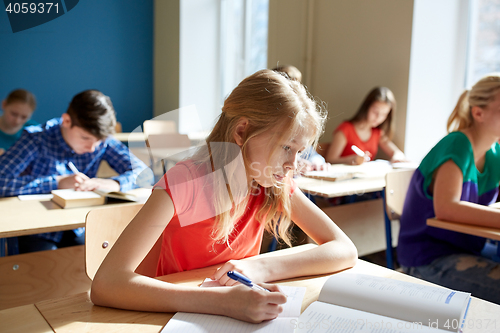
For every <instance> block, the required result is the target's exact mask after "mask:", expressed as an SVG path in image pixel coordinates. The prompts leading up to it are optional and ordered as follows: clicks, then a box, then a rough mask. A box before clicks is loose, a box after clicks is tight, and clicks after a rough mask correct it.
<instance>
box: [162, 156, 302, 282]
mask: <svg viewBox="0 0 500 333" xmlns="http://www.w3.org/2000/svg"><path fill="white" fill-rule="evenodd" d="M218 176H220V177H222V174H218V172H215V173H214V172H212V170H211V168H210V169H208V168H203V167H202V168H200V167H199V165H198V166H197V165H195V164H194V163H193V162H192V161H190V160H188V161H183V162H179V163H177V164H176V165H175V166H174V167H173V168H171V169H170V170H168V171H167V173H166V175H165V176H164V177H163V178H162V180H160V181H159V182H158V184H156V186H155V187H161V188H163V189H165V190H166V191H167V193H168V194H169V196H170V198H172V201H173V203H174V208H175V213H174V216H173V217H172V219H171V220H170V222H169V223H168V225H167V227H166V228H165V230H164V231H163V240H162V246H161V253H160V257H159V261H158V266H157V270H156V275H157V276H161V275H167V274H172V273H177V272H182V271H186V270H191V269H196V268H201V267H207V266H212V265H216V264H221V263H225V262H227V261H229V260H231V259H243V258H246V257H251V256H255V255H258V254H259V252H260V246H261V243H262V236H263V233H264V227H265V223H263V222H262V223H261V222H259V221H258V220H257V219H256V214H257V212H258V211H259V209H260V208H261V207H262V205H263V203H264V199H265V192H264V191H260V192H259V193H258V194H255V195H253V194H251V195H250V200H249V202H248V205H247V211H246V213H245V214H244V215H243V216H242V217H241V219H240V220H239V221H238V222H236V224H235V227H234V229H233V231H232V233H231V234H230V235H229V240H228V244H226V243H222V244H221V243H220V242H216V241H214V239H213V235H212V231H213V227H214V223H215V208H214V204H213V202H214V201H213V195H214V193H213V192H214V191H213V188H211V186H210V185H209V184H211V182H212V181H213V180H209V181H207V177H218ZM220 181H222V182H224V178H221V179H220ZM295 187H296V183H295V182H293V181H292V186H291V192H292V193H293V190H294V189H295ZM264 218H265V217H264Z"/></svg>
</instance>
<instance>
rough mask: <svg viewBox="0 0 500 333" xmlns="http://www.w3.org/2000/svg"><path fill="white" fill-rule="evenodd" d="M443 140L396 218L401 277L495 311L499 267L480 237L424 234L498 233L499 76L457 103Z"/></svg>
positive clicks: (481, 83)
mask: <svg viewBox="0 0 500 333" xmlns="http://www.w3.org/2000/svg"><path fill="white" fill-rule="evenodd" d="M448 131H449V134H448V135H447V136H445V137H444V138H443V139H442V140H441V141H439V142H438V143H437V144H436V146H434V148H432V150H431V151H430V152H429V153H428V154H427V156H426V157H425V158H424V159H423V160H422V163H421V164H420V166H419V167H418V169H417V170H416V171H415V173H414V175H413V177H412V179H411V182H410V186H409V189H408V193H407V195H406V201H405V205H404V209H403V214H402V216H401V230H400V233H399V241H398V260H399V262H400V264H401V265H402V266H403V270H404V271H405V272H406V273H409V274H411V275H414V276H416V277H419V278H423V279H425V280H428V281H431V282H434V283H437V284H440V285H443V286H445V287H448V288H452V289H458V290H463V291H468V292H471V293H472V295H474V296H476V297H480V298H483V299H485V300H488V301H491V302H495V303H498V304H500V284H499V283H498V282H499V278H500V276H498V274H497V273H495V272H499V271H500V264H499V263H497V262H494V261H492V260H489V259H487V258H485V257H484V256H481V255H486V252H487V251H485V250H488V246H485V244H487V243H486V241H485V239H484V238H481V237H476V236H471V235H467V234H463V233H458V232H454V231H448V230H444V229H440V228H434V227H429V226H427V224H426V220H427V219H428V218H432V217H436V218H438V219H440V220H446V221H454V222H458V223H465V224H472V225H477V226H485V227H493V228H498V227H499V226H500V210H498V209H493V208H490V207H488V205H490V204H491V203H493V202H495V201H496V198H497V195H498V185H499V181H500V167H499V166H500V145H499V144H498V140H499V139H500V74H499V73H493V74H490V75H487V76H485V77H483V78H482V79H481V80H479V81H478V82H477V83H476V84H475V85H474V86H473V87H472V88H471V90H470V91H468V90H466V91H465V92H464V93H462V95H461V96H460V98H459V100H458V102H457V105H456V107H455V109H454V110H453V112H452V114H451V116H450V118H449V120H448Z"/></svg>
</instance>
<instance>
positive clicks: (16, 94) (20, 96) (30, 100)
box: [5, 89, 36, 111]
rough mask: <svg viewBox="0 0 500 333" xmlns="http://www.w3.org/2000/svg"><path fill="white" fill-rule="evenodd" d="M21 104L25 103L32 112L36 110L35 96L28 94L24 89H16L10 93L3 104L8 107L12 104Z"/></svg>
mask: <svg viewBox="0 0 500 333" xmlns="http://www.w3.org/2000/svg"><path fill="white" fill-rule="evenodd" d="M16 102H21V103H26V104H28V105H29V106H30V107H31V110H32V111H34V110H35V109H36V98H35V95H33V94H32V93H30V92H29V91H28V90H25V89H16V90H13V91H11V92H10V94H9V95H7V98H6V99H5V104H6V105H9V104H12V103H16Z"/></svg>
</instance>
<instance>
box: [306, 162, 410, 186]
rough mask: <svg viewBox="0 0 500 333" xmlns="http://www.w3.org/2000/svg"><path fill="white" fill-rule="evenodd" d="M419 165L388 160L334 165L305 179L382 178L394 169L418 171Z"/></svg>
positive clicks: (307, 175)
mask: <svg viewBox="0 0 500 333" xmlns="http://www.w3.org/2000/svg"><path fill="white" fill-rule="evenodd" d="M417 167H418V164H416V163H410V162H398V163H390V162H389V161H386V160H375V161H371V162H365V163H363V164H360V165H346V164H332V165H331V166H330V167H329V168H328V170H319V171H308V172H306V173H305V174H304V176H305V177H308V178H314V179H320V180H328V181H339V180H345V179H353V178H381V177H385V175H386V174H387V173H389V172H391V171H392V170H393V169H416V168H417Z"/></svg>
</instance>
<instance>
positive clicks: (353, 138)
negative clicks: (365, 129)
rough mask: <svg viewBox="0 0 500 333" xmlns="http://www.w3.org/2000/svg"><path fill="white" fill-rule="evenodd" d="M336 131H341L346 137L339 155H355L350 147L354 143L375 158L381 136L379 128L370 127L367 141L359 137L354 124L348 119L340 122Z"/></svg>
mask: <svg viewBox="0 0 500 333" xmlns="http://www.w3.org/2000/svg"><path fill="white" fill-rule="evenodd" d="M337 131H342V133H344V135H345V137H346V139H347V144H346V146H345V148H344V150H343V151H342V154H341V155H340V157H344V156H349V155H355V154H356V153H355V152H354V151H353V150H352V149H351V146H352V145H356V146H357V147H358V148H359V149H361V150H362V151H368V152H370V153H371V154H372V158H375V156H376V155H377V151H378V144H379V142H380V136H381V130H380V128H372V135H371V136H370V138H369V139H368V141H362V140H361V139H360V138H359V136H358V133H356V129H355V128H354V125H353V124H352V123H351V122H350V121H344V122H343V123H342V124H340V125H339V127H337V129H336V130H335V132H337ZM335 132H334V133H335Z"/></svg>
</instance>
